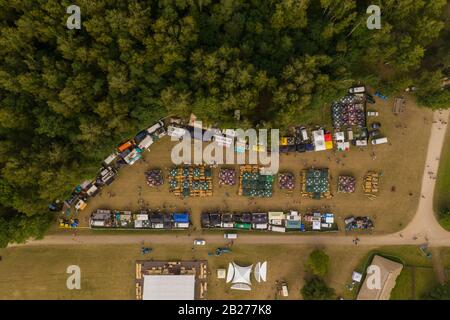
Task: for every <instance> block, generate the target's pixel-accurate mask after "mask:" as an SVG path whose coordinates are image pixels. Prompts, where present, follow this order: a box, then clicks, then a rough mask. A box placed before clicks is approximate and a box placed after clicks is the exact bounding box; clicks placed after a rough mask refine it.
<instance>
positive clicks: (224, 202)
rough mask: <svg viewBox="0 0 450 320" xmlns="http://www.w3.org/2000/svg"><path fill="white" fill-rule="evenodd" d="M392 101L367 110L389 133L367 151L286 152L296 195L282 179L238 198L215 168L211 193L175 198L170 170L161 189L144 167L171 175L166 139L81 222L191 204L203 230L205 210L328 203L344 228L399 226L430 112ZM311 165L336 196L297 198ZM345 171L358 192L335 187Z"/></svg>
mask: <svg viewBox="0 0 450 320" xmlns="http://www.w3.org/2000/svg"><path fill="white" fill-rule="evenodd" d="M392 103H393V101H392V99H389V100H388V101H387V102H384V101H380V100H379V99H377V103H376V105H375V106H372V105H370V106H369V109H370V110H376V111H378V112H379V113H380V116H379V117H378V118H370V119H369V120H370V121H369V124H370V123H371V122H372V121H379V122H381V124H382V130H381V131H382V132H383V134H385V135H386V136H388V137H389V141H390V143H389V144H385V145H379V146H372V145H369V146H368V147H367V149H365V150H364V151H359V150H357V149H356V148H353V149H352V150H350V151H349V152H346V153H336V154H334V153H333V152H329V151H324V152H311V153H303V154H298V153H295V154H289V155H286V154H283V155H281V156H280V171H291V172H292V173H294V175H295V177H296V185H295V190H294V194H293V195H291V196H288V195H286V194H285V193H284V192H282V191H281V190H280V189H279V188H278V185H277V183H276V184H275V190H274V194H273V197H272V198H266V199H249V198H246V197H242V196H238V195H237V190H238V187H237V186H234V187H228V186H219V185H218V170H217V169H216V170H214V195H213V196H212V197H208V198H188V199H179V198H176V197H175V196H174V195H172V194H170V193H169V191H168V184H167V176H166V182H165V184H164V185H163V186H162V187H160V188H149V187H148V186H147V185H146V183H145V176H144V172H145V171H146V170H148V169H151V168H161V169H163V173H164V174H165V175H167V174H168V169H169V168H170V167H171V166H172V162H171V159H170V154H171V150H172V146H173V143H172V142H170V140H169V139H168V138H164V139H162V140H161V141H158V142H157V143H155V144H154V145H153V146H152V147H151V150H150V152H145V153H144V159H143V161H139V162H138V163H136V164H134V165H133V166H130V167H125V168H123V169H121V171H120V173H119V176H118V178H117V179H116V181H115V182H114V183H113V184H112V185H110V186H108V187H105V188H104V189H103V190H102V192H101V193H100V194H99V195H97V196H96V197H95V198H94V199H92V200H91V201H90V202H89V204H88V207H87V208H86V209H85V210H84V211H82V212H81V213H80V223H81V226H87V224H88V218H89V215H90V213H91V212H92V211H93V210H96V209H99V208H105V209H108V208H109V209H128V210H138V209H140V208H141V207H142V206H143V207H147V208H152V209H157V208H160V209H166V210H171V211H175V210H189V211H190V212H191V213H192V222H193V223H194V226H193V230H192V231H193V232H198V231H199V229H200V213H201V212H203V211H208V210H227V211H243V210H246V211H254V212H256V211H258V210H264V211H267V210H279V209H283V210H288V209H297V210H300V211H305V210H307V209H310V208H317V209H325V208H326V209H327V210H331V211H332V212H334V213H335V214H336V215H337V217H338V219H337V221H338V224H339V227H340V229H341V230H343V227H344V226H343V218H344V217H346V216H348V215H367V216H370V217H371V218H372V219H373V220H374V223H375V232H376V233H390V232H393V231H397V230H400V229H401V228H403V227H404V226H405V225H406V224H407V222H408V221H409V220H410V219H411V218H412V216H413V215H414V214H415V211H416V207H417V203H418V199H419V193H420V182H421V177H422V174H423V167H424V161H425V152H424V151H423V152H422V151H421V152H418V150H426V145H427V142H428V138H429V133H430V125H431V116H432V113H431V111H430V110H429V109H425V108H418V107H417V106H416V105H415V103H414V101H413V99H412V98H409V97H408V99H407V107H406V110H405V112H404V113H403V114H401V115H398V116H395V115H393V114H392V112H391V108H392ZM328 116H329V114H328ZM372 152H375V154H376V159H372ZM405 159H408V161H405ZM338 160H339V161H340V162H339V163H338ZM312 166H314V167H328V168H329V169H330V173H331V191H332V193H333V194H334V197H333V199H330V200H319V201H318V200H309V199H305V198H301V197H300V191H299V190H300V182H299V180H300V179H299V177H300V171H301V170H302V169H305V168H310V167H312ZM368 170H377V171H381V172H382V173H383V177H382V181H381V187H380V193H379V197H378V198H377V199H375V200H374V201H370V200H368V199H367V197H366V196H365V195H364V194H363V191H362V179H363V176H364V175H365V173H366V172H367V171H368ZM341 174H351V175H353V176H355V177H356V179H357V190H356V192H355V193H354V194H338V193H337V192H336V189H337V179H338V176H339V175H341ZM392 187H395V191H394V192H393V191H391V189H392ZM362 208H364V210H361V209H362Z"/></svg>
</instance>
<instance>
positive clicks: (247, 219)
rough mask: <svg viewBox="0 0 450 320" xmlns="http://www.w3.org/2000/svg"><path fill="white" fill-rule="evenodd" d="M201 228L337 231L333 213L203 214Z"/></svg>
mask: <svg viewBox="0 0 450 320" xmlns="http://www.w3.org/2000/svg"><path fill="white" fill-rule="evenodd" d="M201 225H202V228H210V229H217V228H219V229H239V230H266V231H272V232H290V231H301V232H306V231H337V230H338V227H337V224H336V222H335V218H334V214H333V213H320V212H310V213H305V214H301V213H299V212H298V211H293V210H291V211H289V212H282V211H270V212H254V213H248V212H247V213H219V212H204V213H202V215H201Z"/></svg>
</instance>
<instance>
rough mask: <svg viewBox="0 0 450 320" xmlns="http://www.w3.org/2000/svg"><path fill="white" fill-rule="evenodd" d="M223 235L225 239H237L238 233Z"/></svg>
mask: <svg viewBox="0 0 450 320" xmlns="http://www.w3.org/2000/svg"><path fill="white" fill-rule="evenodd" d="M223 237H224V238H225V239H237V237H238V235H237V233H225V234H224V235H223Z"/></svg>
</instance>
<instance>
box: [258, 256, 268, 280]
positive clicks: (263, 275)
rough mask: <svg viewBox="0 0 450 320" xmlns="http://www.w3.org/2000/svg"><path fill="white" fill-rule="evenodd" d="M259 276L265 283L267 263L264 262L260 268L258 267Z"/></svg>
mask: <svg viewBox="0 0 450 320" xmlns="http://www.w3.org/2000/svg"><path fill="white" fill-rule="evenodd" d="M259 276H260V277H261V280H262V281H264V282H265V281H266V278H267V261H264V262H263V263H261V265H260V267H259Z"/></svg>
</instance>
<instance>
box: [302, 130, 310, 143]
mask: <svg viewBox="0 0 450 320" xmlns="http://www.w3.org/2000/svg"><path fill="white" fill-rule="evenodd" d="M300 132H301V133H302V139H303V141H308V140H309V138H308V131H306V128H301V130H300Z"/></svg>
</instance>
